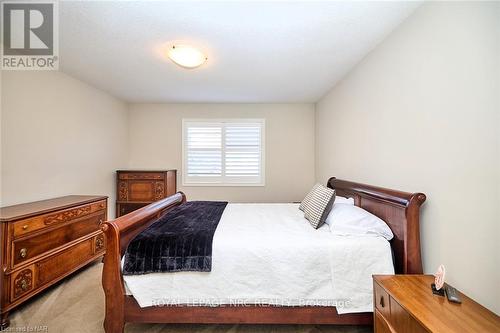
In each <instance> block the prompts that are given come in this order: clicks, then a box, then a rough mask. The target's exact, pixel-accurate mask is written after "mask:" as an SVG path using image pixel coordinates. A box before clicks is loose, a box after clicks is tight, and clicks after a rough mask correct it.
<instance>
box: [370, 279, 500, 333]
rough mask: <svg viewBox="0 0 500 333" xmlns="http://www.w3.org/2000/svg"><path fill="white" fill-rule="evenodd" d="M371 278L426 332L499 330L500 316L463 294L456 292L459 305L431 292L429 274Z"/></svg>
mask: <svg viewBox="0 0 500 333" xmlns="http://www.w3.org/2000/svg"><path fill="white" fill-rule="evenodd" d="M373 278H374V279H375V281H377V283H378V284H379V285H380V286H381V287H382V288H384V289H385V290H386V291H387V292H388V293H389V294H390V295H391V296H392V297H393V298H394V299H395V300H396V301H397V302H398V303H399V304H400V305H401V306H402V307H403V308H405V309H406V311H408V313H410V314H411V315H412V316H413V317H414V318H415V319H416V320H417V321H418V322H420V324H422V325H423V326H424V327H426V328H427V330H429V331H430V332H442V333H447V332H500V317H499V316H497V315H496V314H494V313H493V312H491V311H490V310H488V309H486V308H485V307H483V306H481V305H480V304H478V303H476V302H475V301H474V300H472V299H470V298H469V297H467V296H465V295H464V294H462V293H460V292H459V295H460V298H461V300H462V304H456V303H450V302H449V301H448V299H447V298H446V296H437V295H434V294H433V293H432V291H431V283H432V282H434V276H432V275H374V277H373ZM492 287H494V286H492Z"/></svg>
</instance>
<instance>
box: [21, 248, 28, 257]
mask: <svg viewBox="0 0 500 333" xmlns="http://www.w3.org/2000/svg"><path fill="white" fill-rule="evenodd" d="M27 255H28V250H26V248H24V247H23V248H22V249H21V250H20V251H19V256H20V257H21V258H26V256H27Z"/></svg>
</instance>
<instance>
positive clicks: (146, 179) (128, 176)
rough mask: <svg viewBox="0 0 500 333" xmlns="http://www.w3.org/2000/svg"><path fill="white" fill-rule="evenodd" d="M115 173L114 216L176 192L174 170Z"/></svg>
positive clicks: (119, 171)
mask: <svg viewBox="0 0 500 333" xmlns="http://www.w3.org/2000/svg"><path fill="white" fill-rule="evenodd" d="M116 173H117V175H116V180H117V184H116V189H117V195H116V197H117V200H116V217H120V216H122V215H125V214H128V213H130V212H132V211H134V210H136V209H139V208H141V207H144V206H146V205H149V204H150V203H152V202H155V201H158V200H160V199H163V198H165V197H168V196H169V195H172V194H175V192H177V171H176V170H154V171H152V170H148V171H144V170H118V171H116Z"/></svg>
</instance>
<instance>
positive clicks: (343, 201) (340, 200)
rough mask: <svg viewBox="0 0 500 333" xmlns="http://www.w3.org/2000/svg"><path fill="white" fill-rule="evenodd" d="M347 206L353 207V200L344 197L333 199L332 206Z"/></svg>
mask: <svg viewBox="0 0 500 333" xmlns="http://www.w3.org/2000/svg"><path fill="white" fill-rule="evenodd" d="M338 203H340V204H348V205H354V198H346V197H341V196H338V195H337V196H336V197H335V202H334V203H333V204H334V205H335V204H338Z"/></svg>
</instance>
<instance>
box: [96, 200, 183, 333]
mask: <svg viewBox="0 0 500 333" xmlns="http://www.w3.org/2000/svg"><path fill="white" fill-rule="evenodd" d="M184 202H186V196H185V195H184V193H182V192H178V193H176V194H174V195H171V196H169V197H167V198H165V199H162V200H160V201H157V202H154V203H152V204H150V205H148V206H146V207H143V208H140V209H138V210H136V211H134V212H132V213H130V214H127V215H124V216H122V217H119V218H117V219H115V220H113V221H108V222H106V223H104V224H103V226H102V230H103V232H104V234H105V237H106V254H105V255H104V268H103V272H102V286H103V289H104V295H105V302H106V305H105V306H106V310H105V311H106V313H105V318H104V329H105V331H106V332H108V333H109V332H113V333H114V332H123V327H124V325H125V311H124V310H125V297H126V295H125V286H124V284H123V277H122V272H121V258H122V256H123V255H124V253H125V250H126V249H127V246H128V244H129V243H130V241H131V240H132V239H133V238H134V237H135V236H136V235H137V234H139V233H140V232H141V231H142V230H144V229H146V228H147V227H148V226H150V225H151V224H152V223H153V222H154V221H155V220H157V219H158V217H160V216H161V215H163V214H165V213H166V212H168V211H169V210H171V209H173V208H174V207H176V206H178V205H180V204H182V203H184Z"/></svg>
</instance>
